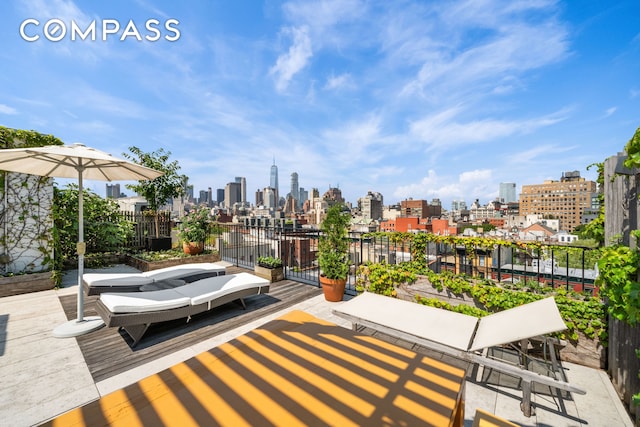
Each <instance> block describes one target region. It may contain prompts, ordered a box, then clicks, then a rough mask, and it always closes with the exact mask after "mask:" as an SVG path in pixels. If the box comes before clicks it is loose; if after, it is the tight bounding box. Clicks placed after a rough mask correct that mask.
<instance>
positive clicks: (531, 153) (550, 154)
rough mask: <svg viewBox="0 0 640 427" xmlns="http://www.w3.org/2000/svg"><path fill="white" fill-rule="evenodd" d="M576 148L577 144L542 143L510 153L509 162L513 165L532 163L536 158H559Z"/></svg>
mask: <svg viewBox="0 0 640 427" xmlns="http://www.w3.org/2000/svg"><path fill="white" fill-rule="evenodd" d="M575 148H576V146H573V145H563V146H557V145H552V144H541V145H537V146H535V147H533V148H530V149H528V150H525V151H521V152H519V153H516V154H513V155H510V156H509V159H508V160H507V163H508V164H513V165H522V164H531V163H533V162H535V161H536V160H544V159H549V158H558V156H559V155H561V154H564V153H566V152H568V151H571V150H574V149H575Z"/></svg>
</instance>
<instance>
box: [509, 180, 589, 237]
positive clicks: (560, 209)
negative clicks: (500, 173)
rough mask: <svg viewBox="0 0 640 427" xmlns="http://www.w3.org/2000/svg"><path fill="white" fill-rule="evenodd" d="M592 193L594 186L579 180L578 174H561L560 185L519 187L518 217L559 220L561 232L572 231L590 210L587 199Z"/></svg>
mask: <svg viewBox="0 0 640 427" xmlns="http://www.w3.org/2000/svg"><path fill="white" fill-rule="evenodd" d="M596 192H597V184H596V183H595V182H594V181H587V180H586V179H585V178H582V177H580V172H578V171H573V172H564V173H563V174H562V177H561V178H560V181H554V180H547V181H545V182H544V183H543V184H534V185H523V186H522V193H521V194H520V215H531V214H538V215H542V216H543V217H545V218H555V219H559V220H560V229H561V230H566V231H573V229H574V228H575V227H577V226H578V225H580V223H581V218H582V215H583V214H584V212H585V210H588V209H589V208H591V198H592V196H593V195H595V193H596Z"/></svg>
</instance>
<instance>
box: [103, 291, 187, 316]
mask: <svg viewBox="0 0 640 427" xmlns="http://www.w3.org/2000/svg"><path fill="white" fill-rule="evenodd" d="M100 301H102V303H103V304H104V305H105V307H107V308H108V309H109V310H110V311H111V312H112V313H147V312H150V311H160V310H170V309H172V308H179V307H185V306H188V305H189V304H190V298H188V297H186V296H184V295H181V294H179V293H177V292H176V291H175V289H163V290H160V291H150V292H124V293H119V294H118V293H103V294H102V295H100Z"/></svg>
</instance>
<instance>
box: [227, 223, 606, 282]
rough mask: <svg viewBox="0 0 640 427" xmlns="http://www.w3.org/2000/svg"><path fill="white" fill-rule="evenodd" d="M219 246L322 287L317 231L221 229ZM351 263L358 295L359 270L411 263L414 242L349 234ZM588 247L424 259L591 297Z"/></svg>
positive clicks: (453, 253)
mask: <svg viewBox="0 0 640 427" xmlns="http://www.w3.org/2000/svg"><path fill="white" fill-rule="evenodd" d="M218 232H219V234H218V237H217V239H216V244H215V247H216V248H217V249H218V251H219V252H220V256H221V258H222V259H223V260H225V261H228V262H231V263H232V264H234V265H237V266H241V267H245V268H253V266H254V265H255V263H256V262H257V260H258V258H259V257H261V256H273V257H278V258H281V259H282V260H283V263H284V265H285V277H286V278H289V279H292V280H296V281H300V282H303V283H309V284H314V285H318V286H319V279H318V275H319V269H318V263H317V257H316V254H317V250H318V237H319V233H320V232H319V231H318V230H307V229H302V230H300V229H298V230H293V229H286V228H277V227H262V226H245V225H244V224H220V225H219V229H218ZM349 237H350V239H351V245H350V249H349V257H350V260H351V269H350V274H349V277H348V280H347V288H346V292H347V293H349V294H355V274H356V271H357V268H358V267H359V266H360V265H362V264H366V263H367V262H374V263H380V262H385V263H388V264H398V263H401V262H404V261H411V260H412V247H411V244H410V243H403V242H395V241H392V240H391V239H389V237H388V236H370V235H369V236H368V235H366V234H363V233H350V235H349ZM591 252H592V250H591V249H589V248H573V249H571V250H570V251H569V250H563V249H562V248H560V249H558V248H557V247H554V248H552V247H549V248H548V249H542V250H539V251H535V252H532V251H531V250H528V249H526V248H522V249H521V248H514V247H513V246H498V247H497V248H496V249H492V250H491V251H487V250H483V249H481V248H468V247H465V246H454V245H449V244H436V243H429V244H428V245H427V250H426V254H425V256H426V259H427V262H428V265H429V267H430V268H431V269H432V270H434V271H436V272H441V271H445V270H448V271H453V272H455V273H459V274H467V275H469V276H473V277H481V278H491V279H493V280H496V281H499V282H502V283H503V284H505V285H507V286H508V285H512V286H518V285H519V284H522V283H525V282H528V281H532V280H533V281H536V282H538V283H540V284H543V285H546V286H553V287H560V286H562V287H566V288H567V289H573V290H575V291H579V292H582V291H584V292H593V291H594V288H595V285H594V280H595V277H596V274H597V271H596V269H595V265H594V263H595V258H594V256H593V255H594V254H592V253H591Z"/></svg>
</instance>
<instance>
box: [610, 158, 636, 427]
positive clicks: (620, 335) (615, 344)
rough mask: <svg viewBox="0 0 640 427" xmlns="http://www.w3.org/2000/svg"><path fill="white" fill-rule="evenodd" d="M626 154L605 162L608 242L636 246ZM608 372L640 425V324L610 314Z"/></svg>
mask: <svg viewBox="0 0 640 427" xmlns="http://www.w3.org/2000/svg"><path fill="white" fill-rule="evenodd" d="M625 157H626V156H625V155H624V154H618V155H616V156H612V157H609V158H608V159H606V160H605V162H604V200H605V201H604V206H605V222H604V224H605V242H606V244H608V245H610V244H613V243H616V241H617V239H618V238H621V240H622V242H621V243H622V244H624V245H626V246H629V247H631V248H635V246H636V242H635V239H631V238H630V232H631V231H633V230H637V229H638V228H640V226H639V224H638V175H637V174H636V172H637V171H631V170H628V169H626V168H624V167H623V165H622V162H623V161H624V158H625ZM608 330H609V347H608V354H607V356H608V357H607V361H608V372H609V376H610V377H611V382H612V383H613V386H614V388H615V389H616V391H617V392H618V394H619V395H620V398H621V399H622V401H623V402H624V403H625V406H626V407H627V410H628V411H629V412H630V413H631V414H632V415H634V416H635V418H636V425H640V423H639V422H638V420H639V419H640V411H639V410H638V407H636V406H635V405H634V404H633V402H632V396H633V395H634V394H635V393H640V379H639V378H638V373H639V372H640V360H639V359H638V356H637V355H636V349H640V327H638V326H636V327H632V326H630V325H628V324H627V323H625V322H621V321H619V320H617V319H615V318H613V317H611V316H609V329H608Z"/></svg>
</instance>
